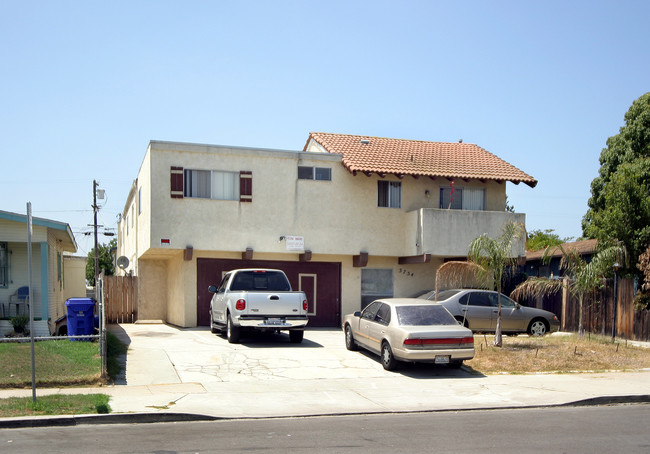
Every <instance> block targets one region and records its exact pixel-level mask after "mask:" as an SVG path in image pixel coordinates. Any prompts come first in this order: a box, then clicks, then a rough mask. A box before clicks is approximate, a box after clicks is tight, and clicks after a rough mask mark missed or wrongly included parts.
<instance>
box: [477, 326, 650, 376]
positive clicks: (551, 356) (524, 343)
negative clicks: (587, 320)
mask: <svg viewBox="0 0 650 454" xmlns="http://www.w3.org/2000/svg"><path fill="white" fill-rule="evenodd" d="M474 347H475V349H476V356H475V357H474V359H472V360H471V361H466V362H465V364H466V365H468V366H469V367H471V368H472V369H474V370H475V371H477V372H480V373H484V374H496V373H510V374H525V373H537V372H555V373H562V372H586V371H605V370H638V369H644V368H650V349H647V348H642V347H634V346H632V345H626V343H625V341H622V342H621V341H617V343H612V341H611V338H605V337H601V336H594V335H586V336H585V337H583V338H579V337H578V336H577V335H573V334H572V335H566V336H558V335H555V336H544V337H541V338H539V337H528V336H504V337H503V347H502V348H498V347H495V346H494V336H490V335H487V336H486V335H476V336H474Z"/></svg>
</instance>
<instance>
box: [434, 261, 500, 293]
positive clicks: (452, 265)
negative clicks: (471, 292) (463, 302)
mask: <svg viewBox="0 0 650 454" xmlns="http://www.w3.org/2000/svg"><path fill="white" fill-rule="evenodd" d="M493 285H494V284H493V282H492V279H491V276H490V274H489V273H487V272H486V271H485V269H484V268H482V267H481V266H480V265H478V264H476V263H474V262H461V261H452V262H447V263H445V264H443V265H442V266H440V268H438V271H436V292H439V291H441V290H446V289H450V288H485V289H489V288H493Z"/></svg>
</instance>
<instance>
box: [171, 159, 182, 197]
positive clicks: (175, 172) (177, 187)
mask: <svg viewBox="0 0 650 454" xmlns="http://www.w3.org/2000/svg"><path fill="white" fill-rule="evenodd" d="M171 196H172V199H182V198H183V168H182V167H174V166H172V168H171Z"/></svg>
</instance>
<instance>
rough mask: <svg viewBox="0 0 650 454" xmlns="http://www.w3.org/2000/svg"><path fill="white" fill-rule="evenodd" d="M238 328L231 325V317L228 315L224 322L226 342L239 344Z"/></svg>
mask: <svg viewBox="0 0 650 454" xmlns="http://www.w3.org/2000/svg"><path fill="white" fill-rule="evenodd" d="M239 335H240V327H239V326H235V325H233V323H232V317H231V316H230V314H228V319H227V320H226V337H227V338H228V342H229V343H231V344H237V343H239Z"/></svg>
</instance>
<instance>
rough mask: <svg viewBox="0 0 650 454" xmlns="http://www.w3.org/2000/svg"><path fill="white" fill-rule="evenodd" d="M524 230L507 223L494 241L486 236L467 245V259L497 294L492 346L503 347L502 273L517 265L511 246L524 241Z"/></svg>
mask: <svg viewBox="0 0 650 454" xmlns="http://www.w3.org/2000/svg"><path fill="white" fill-rule="evenodd" d="M525 236H526V229H525V228H524V225H523V224H520V223H517V222H512V221H511V222H508V223H506V224H505V225H504V226H503V229H502V231H501V235H500V236H499V237H498V238H496V239H494V238H490V237H489V236H488V235H487V234H483V235H481V236H479V237H478V238H475V239H474V240H473V241H472V242H471V243H470V245H469V252H468V253H467V258H468V259H469V260H470V261H471V262H474V263H475V264H477V265H479V267H480V268H478V270H479V273H481V274H483V275H484V276H489V278H491V280H492V281H493V283H494V287H495V290H496V291H497V293H498V307H499V309H498V316H497V326H496V331H495V333H494V345H495V346H497V347H501V346H502V345H503V341H502V337H501V280H502V279H503V273H504V271H505V269H506V268H507V267H509V266H514V265H516V263H517V257H516V256H513V254H512V249H513V246H515V245H516V244H517V242H519V241H524V238H525Z"/></svg>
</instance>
